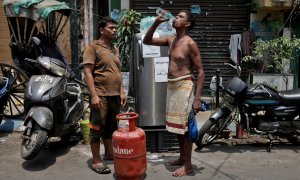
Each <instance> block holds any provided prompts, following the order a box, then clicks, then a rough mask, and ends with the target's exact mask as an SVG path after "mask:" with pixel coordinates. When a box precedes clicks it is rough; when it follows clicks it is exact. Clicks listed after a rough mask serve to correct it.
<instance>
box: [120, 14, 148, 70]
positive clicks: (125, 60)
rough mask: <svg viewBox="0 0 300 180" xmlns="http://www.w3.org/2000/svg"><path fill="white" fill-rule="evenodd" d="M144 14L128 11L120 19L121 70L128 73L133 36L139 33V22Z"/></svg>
mask: <svg viewBox="0 0 300 180" xmlns="http://www.w3.org/2000/svg"><path fill="white" fill-rule="evenodd" d="M141 18H142V14H141V13H138V12H137V11H135V10H132V9H129V10H127V11H126V12H125V13H124V14H123V15H122V16H121V17H120V19H119V23H118V26H117V31H118V38H117V44H116V45H117V47H118V48H119V52H120V61H121V70H122V72H126V71H128V70H129V55H130V48H131V41H132V38H133V35H134V34H135V33H137V32H139V31H140V30H139V22H140V21H141Z"/></svg>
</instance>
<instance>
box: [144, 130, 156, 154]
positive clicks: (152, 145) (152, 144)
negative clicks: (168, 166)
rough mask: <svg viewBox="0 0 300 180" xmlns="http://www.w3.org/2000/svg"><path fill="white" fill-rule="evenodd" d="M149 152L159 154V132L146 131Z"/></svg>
mask: <svg viewBox="0 0 300 180" xmlns="http://www.w3.org/2000/svg"><path fill="white" fill-rule="evenodd" d="M145 134H146V147H147V151H150V152H157V131H145Z"/></svg>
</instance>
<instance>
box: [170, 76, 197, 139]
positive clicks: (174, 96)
mask: <svg viewBox="0 0 300 180" xmlns="http://www.w3.org/2000/svg"><path fill="white" fill-rule="evenodd" d="M193 92H194V81H193V76H192V75H186V76H182V77H179V78H176V79H168V88H167V107H166V111H167V112H166V129H167V131H169V132H171V133H176V134H185V132H187V131H188V126H187V122H188V116H189V113H190V111H191V109H192V104H193V100H194V93H193Z"/></svg>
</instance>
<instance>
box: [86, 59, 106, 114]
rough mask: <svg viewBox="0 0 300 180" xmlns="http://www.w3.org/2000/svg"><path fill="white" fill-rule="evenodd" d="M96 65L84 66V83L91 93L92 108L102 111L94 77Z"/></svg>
mask: <svg viewBox="0 0 300 180" xmlns="http://www.w3.org/2000/svg"><path fill="white" fill-rule="evenodd" d="M93 71H94V65H93V64H85V65H84V81H85V83H86V85H87V87H88V89H89V91H90V96H91V106H92V107H93V108H96V109H100V108H101V107H102V104H101V101H100V98H99V97H98V95H97V92H96V88H95V83H94V77H93Z"/></svg>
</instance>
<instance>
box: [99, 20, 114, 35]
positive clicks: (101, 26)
mask: <svg viewBox="0 0 300 180" xmlns="http://www.w3.org/2000/svg"><path fill="white" fill-rule="evenodd" d="M108 22H110V23H114V24H117V21H115V20H114V19H113V18H111V17H108V16H105V17H102V18H100V20H99V24H98V31H99V30H100V28H105V26H107V23H108ZM100 36H101V33H100Z"/></svg>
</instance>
